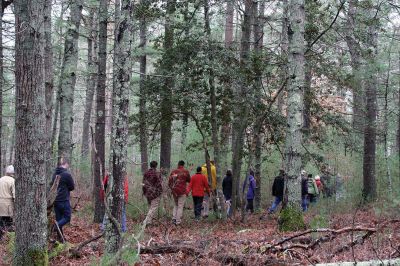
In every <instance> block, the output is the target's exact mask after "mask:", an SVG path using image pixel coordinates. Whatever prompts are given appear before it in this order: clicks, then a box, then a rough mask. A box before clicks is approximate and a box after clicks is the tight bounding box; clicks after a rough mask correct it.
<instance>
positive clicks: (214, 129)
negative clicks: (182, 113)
mask: <svg viewBox="0 0 400 266" xmlns="http://www.w3.org/2000/svg"><path fill="white" fill-rule="evenodd" d="M209 11H210V6H209V0H204V31H205V34H206V37H207V42H208V66H209V68H208V69H207V72H206V73H207V74H206V75H207V77H206V79H205V80H206V83H207V84H206V86H207V87H208V88H209V91H210V102H211V140H212V144H213V149H214V165H215V167H216V171H217V187H221V186H222V178H221V168H220V165H219V163H220V159H219V155H220V148H219V140H218V123H217V119H218V117H217V96H216V92H215V80H214V71H213V69H212V65H211V62H212V56H213V51H212V43H211V42H212V40H211V27H210V12H209Z"/></svg>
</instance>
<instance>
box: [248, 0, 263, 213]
mask: <svg viewBox="0 0 400 266" xmlns="http://www.w3.org/2000/svg"><path fill="white" fill-rule="evenodd" d="M254 5H255V9H254V10H255V13H254V14H253V15H254V17H255V20H254V53H255V60H254V63H253V68H254V75H255V90H254V100H255V104H256V107H257V108H256V109H257V110H263V104H262V101H261V95H262V66H261V65H262V59H263V53H262V47H263V38H264V31H263V27H264V22H263V20H264V9H265V2H264V1H261V2H260V3H259V5H257V4H254ZM256 117H257V119H256V121H255V123H254V125H253V132H254V138H253V145H252V146H253V147H254V173H255V179H256V190H255V198H254V208H255V209H256V210H257V209H259V208H260V206H261V165H262V158H261V156H262V142H263V135H262V129H263V121H264V119H263V117H260V116H259V115H258V114H257V116H256ZM251 152H253V151H251Z"/></svg>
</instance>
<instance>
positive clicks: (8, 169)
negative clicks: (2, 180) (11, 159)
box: [6, 165, 15, 176]
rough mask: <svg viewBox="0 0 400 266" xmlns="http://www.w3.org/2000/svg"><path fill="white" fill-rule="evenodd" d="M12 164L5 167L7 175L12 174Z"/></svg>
mask: <svg viewBox="0 0 400 266" xmlns="http://www.w3.org/2000/svg"><path fill="white" fill-rule="evenodd" d="M14 173H15V172H14V166H13V165H9V166H7V167H6V175H8V176H14Z"/></svg>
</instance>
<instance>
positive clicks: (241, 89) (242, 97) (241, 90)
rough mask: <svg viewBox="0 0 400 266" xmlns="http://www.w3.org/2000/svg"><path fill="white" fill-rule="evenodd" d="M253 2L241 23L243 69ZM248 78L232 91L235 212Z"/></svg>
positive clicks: (249, 33) (249, 2)
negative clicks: (233, 100)
mask: <svg viewBox="0 0 400 266" xmlns="http://www.w3.org/2000/svg"><path fill="white" fill-rule="evenodd" d="M252 5H253V1H252V0H246V1H245V11H244V18H243V22H242V38H241V45H240V46H241V47H240V65H241V68H243V69H245V68H247V67H248V63H249V52H250V35H251V19H252V11H253V7H252ZM250 79H251V78H250V77H247V76H244V75H243V77H241V84H240V86H237V88H236V89H235V90H234V92H233V93H234V99H235V103H236V105H237V107H236V108H235V109H234V110H233V115H234V119H233V124H232V130H233V136H232V173H233V176H232V185H233V189H232V207H233V210H234V211H235V210H236V208H237V206H238V200H239V198H240V194H241V193H240V192H239V191H240V175H241V168H242V157H243V145H244V134H245V130H246V127H247V119H248V115H249V107H248V106H249V104H250V103H249V100H248V99H247V97H248V96H247V95H248V93H250V91H249V87H250V86H249V82H250Z"/></svg>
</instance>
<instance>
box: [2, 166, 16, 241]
mask: <svg viewBox="0 0 400 266" xmlns="http://www.w3.org/2000/svg"><path fill="white" fill-rule="evenodd" d="M14 200H15V180H14V166H12V165H9V166H7V168H6V175H5V176H3V177H2V178H0V239H1V237H2V235H3V233H4V231H7V230H8V228H10V227H11V226H12V224H13V216H14Z"/></svg>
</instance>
